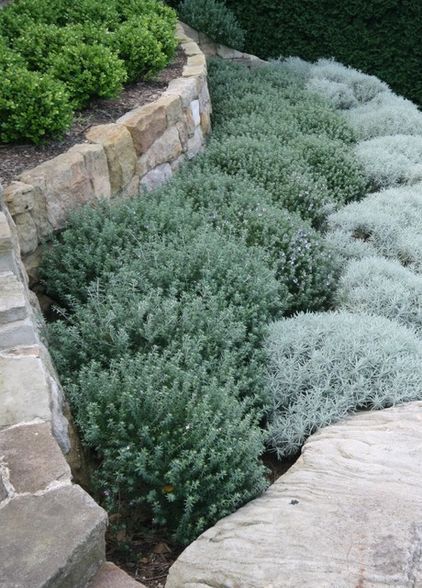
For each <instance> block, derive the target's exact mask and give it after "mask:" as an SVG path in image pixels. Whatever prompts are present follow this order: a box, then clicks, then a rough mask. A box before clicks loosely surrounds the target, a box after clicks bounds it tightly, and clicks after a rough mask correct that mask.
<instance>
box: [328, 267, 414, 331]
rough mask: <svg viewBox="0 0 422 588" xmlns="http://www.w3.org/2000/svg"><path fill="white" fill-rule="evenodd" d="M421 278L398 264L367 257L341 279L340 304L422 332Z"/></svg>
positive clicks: (338, 297) (347, 270)
mask: <svg viewBox="0 0 422 588" xmlns="http://www.w3.org/2000/svg"><path fill="white" fill-rule="evenodd" d="M421 301H422V276H420V275H418V274H415V273H414V272H412V271H411V270H409V269H407V268H405V267H403V266H402V265H400V263H398V262H397V261H390V260H388V259H384V258H383V257H366V258H364V259H362V260H358V261H351V262H350V263H349V264H348V266H347V268H346V271H345V272H344V274H343V275H342V277H341V280H340V285H339V289H338V292H337V305H338V306H339V307H340V308H342V309H345V310H348V311H351V312H366V313H368V314H376V315H379V316H385V317H386V318H389V319H393V320H396V321H397V322H399V323H401V324H403V325H405V326H407V327H409V328H411V329H415V330H416V331H417V332H418V334H419V335H420V334H421V333H422V305H421Z"/></svg>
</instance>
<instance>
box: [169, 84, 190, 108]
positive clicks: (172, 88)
mask: <svg viewBox="0 0 422 588" xmlns="http://www.w3.org/2000/svg"><path fill="white" fill-rule="evenodd" d="M166 94H171V95H176V96H180V99H181V101H182V106H183V108H187V107H188V106H189V104H190V103H191V102H192V100H195V98H197V96H198V84H197V80H196V78H194V77H193V78H189V77H188V78H176V79H175V80H172V81H171V82H170V84H169V86H168V88H167V91H166Z"/></svg>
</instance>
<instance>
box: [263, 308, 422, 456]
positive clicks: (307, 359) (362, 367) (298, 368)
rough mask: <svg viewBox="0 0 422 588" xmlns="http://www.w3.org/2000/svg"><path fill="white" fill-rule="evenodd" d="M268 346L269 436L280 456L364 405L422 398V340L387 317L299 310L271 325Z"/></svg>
mask: <svg viewBox="0 0 422 588" xmlns="http://www.w3.org/2000/svg"><path fill="white" fill-rule="evenodd" d="M266 349H267V353H268V357H269V370H268V379H267V388H268V392H269V394H270V396H271V399H272V408H271V411H270V414H269V432H268V443H269V446H270V447H271V448H272V449H273V450H275V451H276V452H277V454H278V456H279V457H284V456H287V455H292V454H295V453H296V452H297V451H298V450H299V449H300V447H301V445H302V444H303V442H304V441H305V439H306V438H307V437H308V436H309V435H310V434H312V433H313V432H315V431H316V430H318V429H319V428H320V427H324V426H326V425H329V424H330V423H332V422H335V421H337V420H339V419H341V418H342V417H344V416H346V415H347V414H350V413H352V412H354V411H356V410H358V409H380V408H384V407H389V406H393V405H395V404H397V403H400V402H406V401H411V400H416V399H419V398H421V397H422V371H421V369H420V366H421V363H422V341H421V340H420V339H419V338H418V337H417V336H416V335H415V333H414V332H413V331H412V330H410V329H407V328H406V327H404V326H402V325H400V324H398V323H397V322H395V321H390V320H388V319H386V318H384V317H379V316H371V315H368V314H364V313H362V314H360V313H350V312H345V311H337V312H329V313H315V314H299V315H297V316H295V317H293V318H289V319H284V320H281V321H278V322H275V323H273V324H272V325H270V330H269V336H268V339H267V343H266Z"/></svg>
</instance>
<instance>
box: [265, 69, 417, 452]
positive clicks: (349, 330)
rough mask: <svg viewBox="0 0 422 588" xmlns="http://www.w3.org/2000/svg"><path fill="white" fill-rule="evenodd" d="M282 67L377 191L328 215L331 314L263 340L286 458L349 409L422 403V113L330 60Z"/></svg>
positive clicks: (300, 319) (275, 329)
mask: <svg viewBox="0 0 422 588" xmlns="http://www.w3.org/2000/svg"><path fill="white" fill-rule="evenodd" d="M281 67H282V68H286V69H287V70H288V71H292V72H295V73H296V75H298V76H300V77H301V78H302V79H303V80H304V81H305V85H306V87H307V88H308V89H310V90H311V89H312V90H313V91H314V92H317V93H318V94H319V95H320V96H323V97H325V98H326V99H327V100H329V101H330V102H331V104H332V105H333V106H334V107H335V108H336V109H337V111H338V113H339V114H341V115H342V116H343V117H344V119H345V120H347V121H348V122H349V123H350V125H351V126H352V127H353V128H354V130H355V132H356V134H357V137H358V138H359V140H358V142H357V144H356V146H355V147H354V150H355V154H356V156H357V158H358V159H359V161H360V163H361V164H362V166H363V169H364V170H365V175H366V178H367V180H368V182H369V188H370V189H371V190H373V192H372V193H370V194H368V195H367V196H366V197H365V198H364V199H362V200H360V201H359V202H350V203H348V204H346V205H345V206H344V207H342V208H340V209H339V210H337V211H336V212H333V213H331V214H330V215H329V218H328V231H327V233H326V236H325V238H326V242H327V243H330V245H331V247H333V249H334V250H335V251H337V253H338V254H339V255H340V256H341V257H342V259H343V261H342V263H341V265H342V271H341V276H340V282H339V287H338V290H337V293H336V300H335V303H334V306H335V307H336V308H337V309H338V310H337V311H336V312H335V313H333V312H330V313H325V314H324V313H317V314H309V315H307V314H299V315H297V316H295V317H293V318H287V319H283V320H282V321H279V322H276V323H274V324H272V326H271V329H270V335H269V337H268V339H267V341H266V345H267V349H268V354H269V366H270V369H269V374H268V378H267V389H268V390H269V393H270V395H271V397H272V402H273V406H272V408H271V409H270V411H269V422H270V426H269V432H270V438H269V443H270V444H271V446H272V447H273V448H274V450H275V451H277V453H278V454H279V455H280V456H285V455H290V454H294V453H295V452H296V451H297V449H298V448H299V447H300V446H301V445H302V443H303V441H304V440H305V439H306V437H307V436H308V435H309V434H311V433H312V432H314V431H316V430H317V429H318V428H320V427H323V426H326V425H328V424H330V423H332V422H335V421H337V420H339V419H340V418H341V417H342V416H345V415H347V414H349V413H350V412H353V411H356V410H359V409H373V408H384V407H389V406H392V405H395V404H397V403H400V402H405V401H410V400H417V399H420V398H421V392H420V390H421V387H422V375H421V372H420V368H419V367H418V365H420V359H419V357H420V353H421V349H422V340H421V338H420V327H421V318H420V313H421V300H422V298H421V294H422V290H421V262H420V259H421V253H422V251H421V229H422V216H421V214H422V185H421V183H420V182H419V177H418V166H420V163H419V161H420V159H419V157H418V149H419V142H420V139H421V124H422V114H421V113H420V112H419V111H418V109H417V108H416V107H415V105H413V104H412V103H411V102H409V101H408V100H404V99H403V98H400V97H399V96H396V95H395V94H393V92H392V91H391V90H390V88H389V87H388V86H387V85H386V84H384V83H382V82H380V80H378V79H377V78H374V77H373V76H367V75H364V74H362V73H361V72H359V71H356V70H353V69H351V68H347V67H345V66H343V65H341V64H339V63H336V62H334V61H327V60H320V61H319V62H316V63H315V64H310V63H306V62H303V61H302V60H299V59H288V60H286V61H284V62H283V63H282V64H281ZM384 105H385V106H384ZM375 111H377V112H378V114H379V115H377V116H376V117H370V116H369V113H371V112H375ZM406 133H407V134H406Z"/></svg>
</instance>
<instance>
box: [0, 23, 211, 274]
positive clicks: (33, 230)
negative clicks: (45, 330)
mask: <svg viewBox="0 0 422 588" xmlns="http://www.w3.org/2000/svg"><path fill="white" fill-rule="evenodd" d="M177 38H178V40H179V41H180V42H181V47H182V50H183V51H184V53H185V55H186V58H187V64H186V65H185V66H184V68H183V75H182V77H179V78H176V79H174V80H172V81H171V82H170V84H169V86H168V88H167V90H166V91H165V92H164V93H163V94H162V95H161V96H160V98H158V99H157V100H155V101H154V102H151V103H149V104H145V105H144V106H140V107H139V108H135V109H134V110H131V111H129V112H128V113H126V114H125V115H124V116H122V117H121V118H119V119H118V120H117V121H116V122H115V123H111V124H103V125H98V126H94V127H91V128H90V129H89V130H88V132H87V133H86V139H87V141H88V142H86V143H81V144H78V145H74V146H73V147H72V148H71V149H69V150H68V151H66V152H65V153H62V154H61V155H59V156H57V157H55V158H54V159H50V160H48V161H46V162H44V163H41V164H40V165H38V166H37V167H35V168H33V169H30V170H27V171H25V172H23V173H22V174H21V175H20V176H19V179H18V181H14V182H12V183H11V184H9V185H8V186H6V187H5V191H4V200H5V202H6V204H7V206H8V208H9V211H10V214H11V215H12V218H13V220H14V222H15V224H16V229H17V234H18V239H19V244H20V248H21V254H22V258H23V262H24V265H25V267H26V270H27V272H28V275H29V278H30V282H31V284H33V283H34V282H36V280H37V275H36V274H37V272H36V270H37V267H38V265H39V262H40V249H39V245H40V243H41V242H42V241H43V240H44V239H46V238H47V237H48V236H49V235H50V234H51V232H53V231H56V230H59V229H62V228H63V227H64V226H65V224H66V220H67V217H68V215H69V213H70V212H71V211H72V210H74V209H75V208H78V207H80V206H82V205H83V204H86V203H88V202H95V201H97V200H99V199H106V200H108V199H111V198H124V197H133V196H136V195H137V194H139V193H140V192H143V191H149V190H152V189H154V188H156V187H157V186H159V185H160V184H162V183H163V182H165V181H167V180H168V179H169V178H170V177H171V176H172V174H173V172H174V171H175V170H176V169H177V168H178V167H179V165H180V164H181V163H182V162H183V161H185V160H186V159H192V158H193V157H194V156H195V155H196V154H197V153H199V151H200V150H201V149H202V147H203V145H204V143H205V139H206V136H207V135H208V133H209V132H210V130H211V125H210V114H211V103H210V97H209V93H208V84H207V67H206V59H205V56H204V54H203V52H202V51H201V49H200V48H199V46H198V44H197V43H195V42H194V41H192V39H191V38H190V37H189V36H187V35H186V34H185V32H184V28H183V25H182V24H178V27H177Z"/></svg>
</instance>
